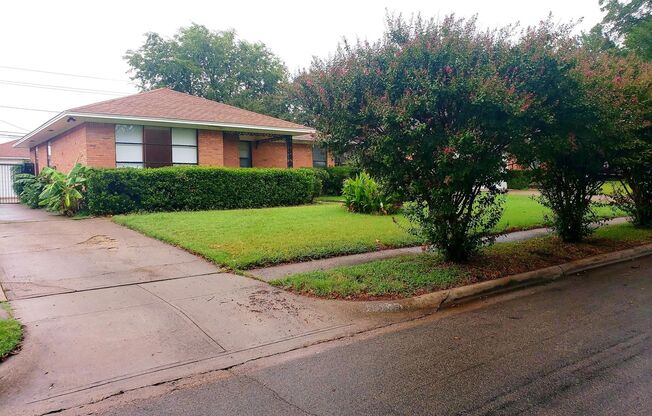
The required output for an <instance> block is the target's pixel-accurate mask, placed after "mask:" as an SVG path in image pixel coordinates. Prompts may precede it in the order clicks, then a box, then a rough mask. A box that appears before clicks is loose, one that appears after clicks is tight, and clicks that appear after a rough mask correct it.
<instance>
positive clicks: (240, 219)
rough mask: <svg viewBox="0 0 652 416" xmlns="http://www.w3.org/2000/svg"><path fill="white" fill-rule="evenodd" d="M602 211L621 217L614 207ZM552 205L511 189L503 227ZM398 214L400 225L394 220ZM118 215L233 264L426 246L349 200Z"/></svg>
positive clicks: (535, 217) (540, 215)
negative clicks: (353, 207) (346, 203)
mask: <svg viewBox="0 0 652 416" xmlns="http://www.w3.org/2000/svg"><path fill="white" fill-rule="evenodd" d="M599 210H600V211H599V212H600V214H602V215H605V216H613V215H615V213H614V212H613V211H612V210H611V209H610V208H600V209H599ZM546 213H547V210H546V209H545V208H544V207H542V206H541V205H540V204H538V203H537V202H536V201H534V200H533V199H532V198H530V197H529V196H524V195H508V196H507V200H506V204H505V213H504V216H503V219H502V220H501V222H500V224H499V225H498V227H497V229H496V232H501V231H504V230H506V229H526V228H533V227H537V226H541V225H542V224H543V222H544V215H545V214H546ZM394 219H395V220H396V223H395V222H394ZM114 221H115V222H117V223H119V224H122V225H125V226H127V227H129V228H132V229H134V230H137V231H140V232H142V233H144V234H146V235H149V236H151V237H154V238H157V239H160V240H163V241H166V242H168V243H170V244H174V245H177V246H179V247H182V248H184V249H186V250H188V251H191V252H193V253H197V254H199V255H202V256H204V257H206V258H207V259H209V260H211V261H213V262H215V263H217V264H219V265H222V266H226V267H229V268H232V269H248V268H253V267H256V266H263V265H271V264H277V263H284V262H294V261H301V260H308V259H315V258H323V257H330V256H337V255H344V254H353V253H362V252H368V251H374V250H380V249H385V248H397V247H405V246H413V245H418V244H420V243H421V242H420V241H419V239H418V238H417V237H415V236H413V235H411V234H409V233H408V232H407V231H406V230H405V228H406V226H407V225H408V223H407V220H406V219H405V218H403V217H402V216H401V215H397V216H395V217H391V216H382V215H364V214H353V213H350V212H348V211H347V210H346V209H345V208H344V207H343V206H342V205H341V204H337V203H321V204H315V205H305V206H298V207H281V208H263V209H245V210H228V211H198V212H168V213H149V214H130V215H119V216H115V217H114Z"/></svg>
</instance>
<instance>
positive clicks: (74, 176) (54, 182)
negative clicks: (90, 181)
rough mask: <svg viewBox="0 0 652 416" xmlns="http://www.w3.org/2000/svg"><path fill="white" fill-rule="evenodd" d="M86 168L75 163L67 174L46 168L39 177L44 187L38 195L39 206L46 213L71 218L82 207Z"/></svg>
mask: <svg viewBox="0 0 652 416" xmlns="http://www.w3.org/2000/svg"><path fill="white" fill-rule="evenodd" d="M87 171H88V168H87V167H85V166H82V165H80V164H79V163H77V164H76V165H75V166H74V167H73V168H72V169H71V170H70V172H69V173H68V174H65V173H63V172H59V171H58V170H56V169H52V168H50V167H46V168H44V169H43V171H42V172H41V174H40V175H39V176H41V177H43V178H44V179H45V182H46V185H45V187H44V188H43V192H41V194H40V195H39V205H40V206H44V207H45V208H46V209H47V210H48V211H52V212H58V213H61V214H63V215H67V216H73V215H74V214H76V213H77V212H79V210H80V209H81V207H82V204H83V202H84V195H83V192H84V190H85V187H84V184H85V182H86V172H87Z"/></svg>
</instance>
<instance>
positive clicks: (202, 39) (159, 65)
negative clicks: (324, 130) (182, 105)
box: [125, 24, 288, 116]
mask: <svg viewBox="0 0 652 416" xmlns="http://www.w3.org/2000/svg"><path fill="white" fill-rule="evenodd" d="M125 60H126V61H127V62H128V63H129V66H130V67H131V71H132V73H133V76H132V79H134V80H136V81H138V83H139V85H140V87H141V88H142V89H143V90H148V89H152V88H159V87H169V88H172V89H174V90H177V91H182V92H187V93H189V94H192V95H197V96H201V97H204V98H208V99H211V100H216V101H220V102H224V103H227V104H231V105H235V106H238V107H242V108H246V109H249V110H252V111H258V112H262V113H266V114H270V115H274V116H285V115H286V114H287V112H288V109H287V100H285V99H284V93H285V88H286V85H287V80H288V73H287V69H286V68H285V65H284V64H283V62H282V61H281V60H280V59H279V58H278V57H277V56H276V55H274V54H273V53H272V52H271V51H270V50H269V49H268V48H267V47H266V46H265V45H264V44H262V43H251V42H247V41H245V40H242V39H238V38H237V37H236V34H235V32H233V31H223V32H222V31H211V30H209V29H207V28H206V27H204V26H201V25H197V24H193V25H191V26H189V27H185V28H181V29H180V30H179V31H178V33H177V34H176V35H175V36H174V37H173V38H171V39H165V38H163V37H162V36H161V35H159V34H157V33H147V34H146V40H145V43H144V44H143V45H142V46H141V47H140V48H138V49H137V50H129V51H127V53H126V54H125Z"/></svg>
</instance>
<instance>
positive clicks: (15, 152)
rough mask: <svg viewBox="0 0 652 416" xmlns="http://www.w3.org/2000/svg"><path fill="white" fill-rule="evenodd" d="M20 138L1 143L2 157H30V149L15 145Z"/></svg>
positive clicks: (0, 154) (0, 153)
mask: <svg viewBox="0 0 652 416" xmlns="http://www.w3.org/2000/svg"><path fill="white" fill-rule="evenodd" d="M17 141H18V140H12V141H10V142H5V143H0V158H3V157H11V158H17V157H22V158H25V159H29V149H25V148H19V147H13V146H14V144H15V143H16V142H17Z"/></svg>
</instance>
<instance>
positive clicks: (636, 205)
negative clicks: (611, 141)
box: [603, 54, 652, 228]
mask: <svg viewBox="0 0 652 416" xmlns="http://www.w3.org/2000/svg"><path fill="white" fill-rule="evenodd" d="M604 62H605V63H607V64H608V67H607V70H605V71H603V73H604V74H605V75H604V76H603V78H604V81H605V82H606V83H607V85H610V86H611V89H613V90H614V93H612V95H611V97H610V98H611V100H610V104H611V105H612V106H613V107H615V108H617V109H618V110H619V111H620V112H621V113H622V114H623V116H626V117H627V124H626V125H625V126H624V127H625V128H623V132H622V139H621V142H620V144H619V146H618V152H617V155H616V157H615V158H614V161H613V165H614V168H615V170H616V172H617V174H618V175H619V177H620V179H621V184H622V186H620V187H618V188H617V189H616V192H615V194H614V195H613V198H614V200H615V202H616V204H617V205H618V206H619V207H620V208H622V209H623V210H624V211H625V212H627V213H628V214H629V215H630V217H631V219H632V222H633V223H634V225H635V226H637V227H645V228H652V63H650V62H642V61H641V60H640V59H638V57H637V56H633V55H631V54H630V55H628V56H625V57H620V56H611V57H610V59H609V60H604Z"/></svg>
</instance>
